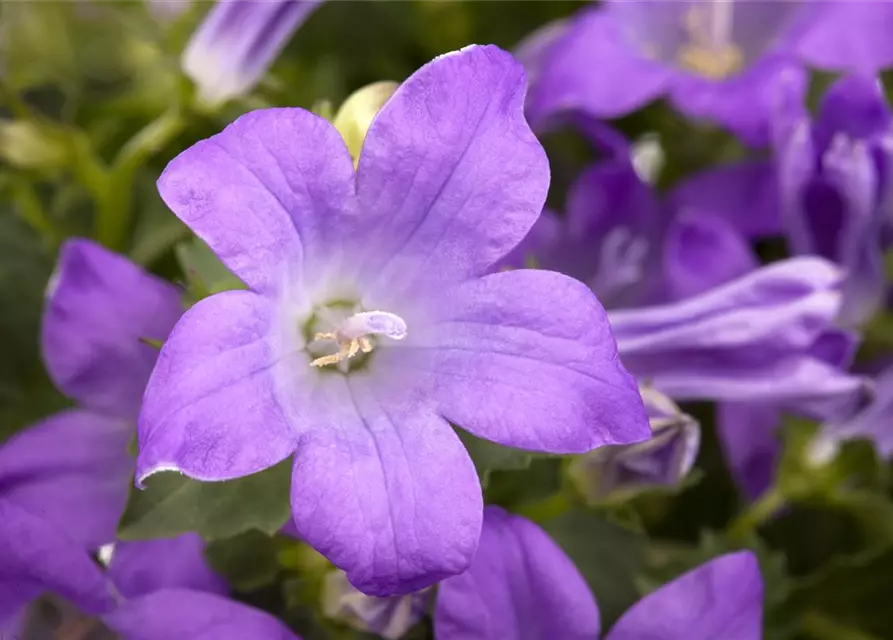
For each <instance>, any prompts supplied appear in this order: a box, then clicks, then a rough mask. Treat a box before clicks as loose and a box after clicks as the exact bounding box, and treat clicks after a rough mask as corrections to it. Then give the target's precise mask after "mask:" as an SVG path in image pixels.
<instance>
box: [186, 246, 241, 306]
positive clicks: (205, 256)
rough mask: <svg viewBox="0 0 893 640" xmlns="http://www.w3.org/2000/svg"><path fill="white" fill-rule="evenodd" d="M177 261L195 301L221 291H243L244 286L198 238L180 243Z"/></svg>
mask: <svg viewBox="0 0 893 640" xmlns="http://www.w3.org/2000/svg"><path fill="white" fill-rule="evenodd" d="M176 253H177V259H178V260H179V262H180V266H181V268H182V269H183V273H184V274H185V275H186V279H187V281H188V283H189V289H190V291H191V293H192V294H193V297H194V298H195V299H196V300H200V299H201V298H204V297H206V296H209V295H211V294H214V293H219V292H221V291H228V290H231V289H245V288H246V287H245V284H244V283H243V282H242V281H241V280H239V278H237V277H236V276H235V275H233V273H232V271H230V270H229V269H227V268H226V267H225V266H224V265H223V263H222V262H220V259H219V258H218V257H217V256H216V255H215V254H214V252H213V251H211V249H210V247H208V245H206V244H205V243H204V242H202V241H201V240H199V239H198V238H193V239H191V240H188V241H186V242H181V243H180V244H178V245H177V248H176Z"/></svg>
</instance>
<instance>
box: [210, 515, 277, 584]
mask: <svg viewBox="0 0 893 640" xmlns="http://www.w3.org/2000/svg"><path fill="white" fill-rule="evenodd" d="M277 554H278V546H277V544H276V540H275V539H274V538H272V537H270V536H268V535H267V534H265V533H263V532H261V531H258V530H257V529H249V530H248V531H243V532H242V533H240V534H238V535H236V536H233V537H232V538H227V539H225V540H214V541H212V542H210V543H209V544H208V546H207V548H206V549H205V556H206V557H207V558H208V563H209V564H210V565H211V567H212V568H213V569H214V570H215V571H217V572H218V573H220V574H221V575H222V576H223V577H224V578H226V580H227V582H229V584H230V585H231V586H232V587H233V588H234V589H238V590H239V591H254V590H255V589H259V588H260V587H264V586H266V585H268V584H270V583H272V582H273V581H274V580H275V579H276V576H277V575H278V574H279V563H278V561H277V557H278V555H277Z"/></svg>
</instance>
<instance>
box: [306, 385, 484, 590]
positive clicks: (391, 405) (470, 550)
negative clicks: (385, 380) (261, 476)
mask: <svg viewBox="0 0 893 640" xmlns="http://www.w3.org/2000/svg"><path fill="white" fill-rule="evenodd" d="M376 383H379V384H380V382H379V379H378V378H375V379H373V378H372V377H363V376H362V374H356V373H351V375H350V377H349V378H344V377H342V376H340V375H338V374H333V375H331V376H327V378H326V380H325V381H324V382H323V383H321V384H320V386H319V388H318V395H317V398H316V399H317V406H320V407H326V408H327V415H326V416H325V418H323V417H320V419H321V420H325V421H326V422H327V424H326V428H324V429H317V430H314V431H312V432H311V433H309V434H308V435H307V436H306V437H305V438H304V439H303V440H302V441H301V446H300V447H299V448H298V450H297V452H296V453H295V465H294V471H293V474H292V513H293V514H294V520H295V525H296V528H297V531H298V533H299V535H300V536H301V538H303V539H304V540H306V541H307V542H308V543H309V544H310V545H312V546H313V547H314V548H315V549H316V550H317V551H319V552H320V553H322V554H323V555H325V556H326V557H327V558H329V560H331V561H332V563H333V564H334V565H335V566H337V567H338V568H340V569H342V570H344V571H345V572H346V573H347V577H348V579H349V580H350V581H351V583H352V584H353V585H354V586H356V587H357V588H358V589H359V590H361V591H363V592H364V593H366V594H368V595H374V596H390V595H397V594H403V593H409V592H410V591H415V590H418V589H421V588H423V587H427V586H429V585H431V584H433V583H435V582H437V581H439V580H442V579H443V578H446V577H448V576H451V575H454V574H457V573H461V572H462V571H464V570H465V569H466V567H467V566H468V564H469V563H470V562H471V558H472V556H473V555H474V551H475V549H476V548H477V544H478V538H479V536H480V527H481V517H482V507H483V505H482V498H481V488H480V484H479V482H478V478H477V475H476V473H475V469H474V465H473V464H472V462H471V459H470V458H469V457H468V454H467V453H466V452H465V450H464V448H463V447H462V444H461V442H460V441H459V438H458V436H457V435H456V434H455V432H454V431H453V430H452V429H451V428H450V427H449V426H448V425H447V424H446V423H445V422H444V421H443V420H442V419H440V418H439V417H437V416H435V415H434V412H433V411H431V409H430V406H428V405H427V404H426V403H425V402H422V401H421V400H415V401H411V402H407V401H402V402H396V401H393V400H391V399H390V398H389V397H388V394H387V393H385V391H386V390H385V389H381V388H378V387H377V384H376Z"/></svg>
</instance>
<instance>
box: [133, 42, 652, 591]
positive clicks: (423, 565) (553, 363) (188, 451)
mask: <svg viewBox="0 0 893 640" xmlns="http://www.w3.org/2000/svg"><path fill="white" fill-rule="evenodd" d="M524 94H525V84H524V74H523V71H522V69H521V68H520V65H518V64H517V63H516V62H515V61H514V60H513V59H512V58H511V56H509V55H508V54H507V53H505V52H503V51H501V50H499V49H497V48H495V47H477V46H473V47H468V48H466V49H463V50H462V51H459V52H455V53H451V54H447V55H444V56H441V57H439V58H437V59H436V60H435V61H433V62H431V63H430V64H428V65H426V66H424V67H423V68H422V69H421V70H419V71H418V72H417V73H416V74H414V75H413V76H412V77H410V78H409V79H408V80H407V81H406V82H404V83H403V85H402V86H401V87H400V88H399V89H398V90H397V92H396V93H395V94H394V95H393V97H392V98H391V99H390V100H389V101H388V102H387V103H386V104H385V106H384V108H383V109H382V110H381V112H380V113H379V114H378V116H377V117H376V119H375V121H374V122H373V123H372V126H371V127H370V129H369V132H368V135H367V137H366V140H365V142H364V144H363V150H362V154H361V156H360V160H359V164H358V170H357V171H356V172H355V171H354V167H353V164H352V161H351V157H350V154H349V153H348V151H347V149H346V147H345V145H344V142H343V141H342V140H341V138H340V137H339V135H338V133H337V132H336V131H335V130H334V129H333V128H332V127H331V125H329V123H328V122H326V121H325V120H323V119H321V118H318V117H316V116H314V115H313V114H311V113H309V112H307V111H304V110H301V109H270V110H264V111H256V112H253V113H250V114H247V115H245V116H243V117H241V118H240V119H238V120H237V121H236V122H234V123H233V124H232V125H230V126H229V127H227V128H226V129H225V130H224V131H223V132H222V133H220V134H218V135H216V136H214V137H212V138H210V139H208V140H205V141H203V142H199V143H198V144H197V145H195V146H194V147H192V148H191V149H188V150H187V151H185V152H184V153H183V154H181V155H180V156H179V157H177V158H176V159H175V160H174V161H173V162H172V163H171V164H170V165H169V166H168V168H167V169H166V170H165V172H164V174H163V175H162V177H161V179H160V180H159V190H160V192H161V195H162V198H163V199H164V200H165V202H166V203H167V204H168V206H170V207H171V209H173V211H174V212H175V213H176V214H177V216H178V217H179V218H180V219H181V220H183V221H184V222H185V223H186V224H187V225H188V226H190V227H191V228H192V230H193V231H195V232H196V234H197V235H199V236H200V237H201V238H202V239H203V240H204V241H205V242H206V243H207V244H208V245H209V246H210V247H211V248H212V249H213V250H214V251H215V252H216V253H217V255H218V256H219V257H220V258H221V260H222V261H223V262H224V264H226V265H227V267H229V268H230V269H231V270H232V271H233V272H234V273H235V274H236V275H237V276H239V277H240V278H241V279H242V280H243V281H244V282H245V283H246V284H247V285H248V287H249V288H250V290H248V291H229V292H224V293H221V294H217V295H214V296H212V297H210V298H206V299H205V300H203V301H201V302H199V303H198V304H197V305H196V306H194V307H193V308H192V309H190V310H189V311H188V312H187V313H186V314H185V315H184V316H183V319H182V320H181V321H180V323H179V324H178V325H177V327H176V328H175V329H174V331H173V333H172V334H171V337H170V339H169V340H168V341H167V342H166V343H165V345H164V348H163V349H162V352H161V356H160V358H159V360H158V365H157V367H156V369H155V372H154V374H153V376H152V379H151V380H150V382H149V386H148V388H147V390H146V395H145V398H144V404H143V412H142V415H141V418H140V424H139V427H140V429H139V431H140V455H139V458H138V464H137V479H138V481H139V482H142V481H143V480H144V479H145V478H146V477H147V476H149V475H151V474H152V473H155V472H158V471H164V470H179V471H181V472H182V473H184V474H186V475H188V476H191V477H193V478H196V479H199V480H225V479H230V478H235V477H239V476H244V475H246V474H251V473H254V472H257V471H260V470H261V469H265V468H267V467H269V466H271V465H273V464H275V463H277V462H279V461H280V460H283V459H284V458H286V457H288V456H291V455H292V454H294V466H293V477H292V486H293V490H292V511H293V515H294V520H295V523H296V528H297V532H298V533H299V535H300V536H301V538H303V539H304V540H306V541H307V542H308V543H309V544H310V545H311V546H313V547H314V548H315V549H316V550H317V551H319V552H320V553H322V554H323V555H325V556H326V557H328V558H329V559H330V560H331V561H332V562H333V563H334V564H335V565H336V566H337V567H339V568H341V569H343V570H344V571H346V572H347V575H348V578H349V579H350V581H351V582H352V583H353V584H354V585H355V586H357V587H358V588H360V589H361V590H362V591H364V592H366V593H368V594H370V595H378V596H384V595H394V594H397V593H405V592H409V591H414V590H418V589H420V588H422V587H425V586H428V585H430V584H432V583H433V582H436V581H438V580H440V579H442V578H444V577H447V576H449V575H453V574H455V573H459V572H461V571H463V570H465V568H466V567H467V566H468V563H469V562H470V561H471V558H472V556H473V555H474V552H475V549H476V547H477V543H478V539H479V536H480V526H481V517H482V516H481V513H482V500H481V489H480V485H479V483H478V478H477V475H476V473H475V469H474V465H473V464H472V462H471V460H470V458H469V457H468V454H467V453H466V452H465V450H464V449H463V447H462V445H461V443H460V441H459V438H458V437H457V435H456V433H455V432H454V431H453V429H452V428H451V426H450V423H453V424H457V425H459V426H461V427H462V428H464V429H467V430H468V431H470V432H471V433H473V434H474V435H476V436H479V437H483V438H486V439H490V440H493V441H496V442H498V443H501V444H505V445H509V446H513V447H518V448H523V449H531V450H542V451H551V452H556V453H570V452H575V453H578V452H584V451H589V450H590V449H592V448H594V447H597V446H600V445H603V444H617V443H629V442H635V441H638V440H642V439H644V438H646V437H648V435H649V431H650V430H649V429H648V425H647V418H646V416H645V411H644V407H643V406H642V401H641V398H640V397H639V394H638V392H637V389H636V385H635V382H634V381H633V379H632V377H631V376H630V375H629V374H628V373H627V372H626V370H625V369H624V368H623V367H622V365H621V364H620V362H619V360H618V358H617V352H616V345H615V342H614V340H613V338H612V336H611V333H610V329H609V326H608V323H607V318H606V316H605V314H604V311H603V309H602V308H601V306H600V305H599V303H598V301H597V300H596V299H595V297H594V296H593V295H592V293H591V292H590V291H589V290H588V289H587V288H586V287H585V286H583V285H581V284H580V283H578V282H576V281H574V280H571V279H570V278H567V277H565V276H562V275H559V274H556V273H550V272H544V271H526V270H517V271H511V272H505V273H492V274H490V275H485V274H487V273H488V272H489V271H490V270H491V268H492V266H493V265H494V264H495V263H496V262H497V261H498V260H499V259H500V258H502V257H503V256H504V255H505V254H506V253H508V252H509V251H510V250H511V249H512V248H513V247H514V246H515V245H516V244H517V243H518V242H519V241H520V240H521V238H522V237H523V236H524V235H525V233H526V232H527V231H528V230H529V229H530V227H531V226H532V225H533V224H534V223H535V222H536V219H537V217H538V215H539V212H540V210H541V209H542V205H543V201H544V199H545V195H546V190H547V188H548V182H549V173H548V164H547V160H546V156H545V154H544V152H543V150H542V148H541V147H540V145H539V143H538V142H537V141H536V139H535V138H534V136H533V134H532V133H531V132H530V130H529V128H528V126H527V124H526V122H525V121H524V117H523V113H522V108H523V101H524Z"/></svg>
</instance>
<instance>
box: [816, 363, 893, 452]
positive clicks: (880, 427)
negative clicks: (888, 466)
mask: <svg viewBox="0 0 893 640" xmlns="http://www.w3.org/2000/svg"><path fill="white" fill-rule="evenodd" d="M891 417H893V367H887V368H886V369H885V370H883V371H882V372H881V373H880V374H879V375H878V376H877V378H875V385H874V399H873V400H872V402H871V403H870V404H869V405H868V406H866V407H864V408H863V409H862V410H861V411H858V412H857V413H856V414H855V415H852V416H850V417H848V418H847V419H843V420H841V419H837V420H833V421H829V422H828V423H826V424H825V425H824V427H823V429H822V437H823V438H824V439H825V440H827V441H831V442H840V441H843V440H849V439H854V438H869V439H870V440H871V441H872V442H873V443H874V446H875V447H876V448H877V450H878V453H879V454H880V455H881V456H883V457H884V458H889V457H890V455H891V454H893V429H891V428H890V424H891Z"/></svg>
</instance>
